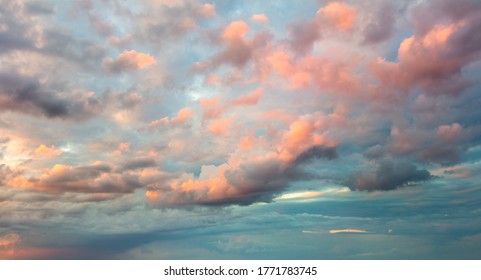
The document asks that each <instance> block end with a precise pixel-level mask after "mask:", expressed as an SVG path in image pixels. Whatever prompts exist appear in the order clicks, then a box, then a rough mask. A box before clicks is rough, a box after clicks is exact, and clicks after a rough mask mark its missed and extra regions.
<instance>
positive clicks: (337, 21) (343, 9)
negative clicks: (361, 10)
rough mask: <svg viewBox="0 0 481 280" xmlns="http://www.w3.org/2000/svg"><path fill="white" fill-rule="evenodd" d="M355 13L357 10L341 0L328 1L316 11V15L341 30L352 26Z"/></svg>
mask: <svg viewBox="0 0 481 280" xmlns="http://www.w3.org/2000/svg"><path fill="white" fill-rule="evenodd" d="M356 15H357V10H356V9H355V8H353V7H351V6H349V5H348V4H346V3H343V2H330V3H329V4H327V5H326V6H325V7H323V8H321V9H319V11H317V13H316V16H317V17H320V18H322V19H323V20H325V21H327V22H328V23H329V24H330V25H332V26H334V27H335V28H337V29H339V30H342V31H346V30H350V29H352V28H353V27H354V23H355V20H356Z"/></svg>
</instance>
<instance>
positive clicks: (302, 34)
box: [288, 2, 357, 55]
mask: <svg viewBox="0 0 481 280" xmlns="http://www.w3.org/2000/svg"><path fill="white" fill-rule="evenodd" d="M356 18H357V10H356V9H355V8H354V7H352V6H350V5H349V4H346V3H344V2H330V3H328V4H327V5H325V6H324V7H321V8H320V9H319V10H318V11H317V12H316V15H315V17H314V18H313V19H311V20H303V21H295V22H293V23H291V24H290V25H289V28H288V30H289V35H290V45H291V48H292V49H293V50H294V52H295V53H297V54H300V55H304V54H306V53H309V52H310V51H311V50H312V47H313V45H314V43H315V42H316V41H318V40H319V39H321V38H322V37H323V35H324V33H329V32H331V31H332V29H334V30H338V31H341V32H347V31H350V30H352V29H353V28H354V27H355V22H356Z"/></svg>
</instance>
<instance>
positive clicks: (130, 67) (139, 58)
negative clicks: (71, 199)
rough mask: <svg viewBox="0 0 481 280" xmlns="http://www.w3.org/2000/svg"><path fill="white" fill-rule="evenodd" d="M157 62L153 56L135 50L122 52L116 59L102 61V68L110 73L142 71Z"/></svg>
mask: <svg viewBox="0 0 481 280" xmlns="http://www.w3.org/2000/svg"><path fill="white" fill-rule="evenodd" d="M156 62H157V61H156V60H155V58H154V57H153V56H150V55H148V54H144V53H140V52H137V51H135V50H130V51H124V52H123V53H121V54H119V55H118V56H117V58H115V59H112V58H110V57H107V58H105V59H104V61H103V66H104V68H105V69H106V70H108V71H109V72H112V73H120V72H125V71H126V72H132V71H135V70H139V69H143V68H145V67H148V66H150V65H153V64H155V63H156Z"/></svg>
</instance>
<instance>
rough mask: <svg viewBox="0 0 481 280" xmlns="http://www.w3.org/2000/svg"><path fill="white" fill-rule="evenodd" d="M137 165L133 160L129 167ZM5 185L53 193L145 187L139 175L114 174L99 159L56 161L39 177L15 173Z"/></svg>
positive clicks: (97, 191)
mask: <svg viewBox="0 0 481 280" xmlns="http://www.w3.org/2000/svg"><path fill="white" fill-rule="evenodd" d="M126 167H129V166H128V164H127V165H126ZM136 167H139V166H138V163H137V166H135V164H134V163H132V164H131V166H130V169H135V168H136ZM6 185H7V186H9V187H11V188H24V189H27V190H28V189H29V190H37V191H45V192H51V193H69V192H70V193H131V192H133V191H134V190H135V189H137V188H141V187H142V184H141V182H140V181H139V179H138V178H137V176H134V175H129V174H116V173H113V168H112V167H111V166H110V165H108V164H104V163H100V162H96V163H93V164H90V165H87V166H69V165H62V164H56V165H55V166H54V167H53V168H52V169H50V170H46V171H44V173H43V174H42V175H40V176H39V177H30V178H25V177H23V176H16V177H13V178H10V179H9V180H8V181H7V183H6Z"/></svg>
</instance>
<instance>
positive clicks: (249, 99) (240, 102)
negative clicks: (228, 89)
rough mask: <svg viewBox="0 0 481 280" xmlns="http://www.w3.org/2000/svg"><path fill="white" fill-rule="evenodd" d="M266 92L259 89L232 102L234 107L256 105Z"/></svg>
mask: <svg viewBox="0 0 481 280" xmlns="http://www.w3.org/2000/svg"><path fill="white" fill-rule="evenodd" d="M263 93H264V90H263V89H262V88H258V89H256V90H254V91H252V92H250V93H248V94H246V95H243V96H239V97H237V98H236V99H234V100H232V101H231V103H230V104H231V105H232V106H248V105H255V104H257V102H259V99H260V98H261V97H262V94H263Z"/></svg>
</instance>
